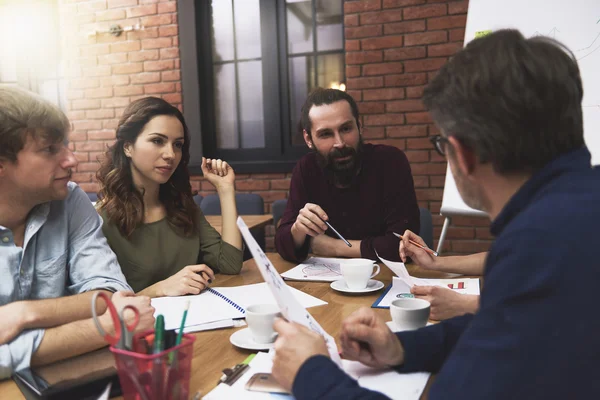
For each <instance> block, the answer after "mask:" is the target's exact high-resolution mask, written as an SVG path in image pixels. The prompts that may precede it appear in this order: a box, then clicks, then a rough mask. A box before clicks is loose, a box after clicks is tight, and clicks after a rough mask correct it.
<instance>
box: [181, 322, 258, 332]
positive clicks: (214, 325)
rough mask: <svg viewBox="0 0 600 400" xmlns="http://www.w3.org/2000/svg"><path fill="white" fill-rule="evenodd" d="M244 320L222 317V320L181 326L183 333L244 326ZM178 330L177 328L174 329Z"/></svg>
mask: <svg viewBox="0 0 600 400" xmlns="http://www.w3.org/2000/svg"><path fill="white" fill-rule="evenodd" d="M245 325H246V322H245V321H244V320H243V319H224V320H222V321H215V322H207V323H206V324H200V325H191V326H186V327H185V328H183V333H192V332H202V331H210V330H213V329H221V328H234V327H235V328H238V327H240V326H245ZM176 331H177V332H179V329H176Z"/></svg>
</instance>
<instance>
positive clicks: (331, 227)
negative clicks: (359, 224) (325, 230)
mask: <svg viewBox="0 0 600 400" xmlns="http://www.w3.org/2000/svg"><path fill="white" fill-rule="evenodd" d="M324 222H325V224H327V226H328V227H329V229H331V230H332V231H333V233H335V234H336V235H337V236H338V237H339V238H340V239H342V240H343V241H344V243H346V245H348V247H352V244H350V242H349V241H347V240H346V239H344V237H343V236H342V235H340V233H339V232H338V231H336V230H335V228H334V227H333V226H331V224H330V223H329V222H327V221H324Z"/></svg>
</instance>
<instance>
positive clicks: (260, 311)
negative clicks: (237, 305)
mask: <svg viewBox="0 0 600 400" xmlns="http://www.w3.org/2000/svg"><path fill="white" fill-rule="evenodd" d="M277 316H279V307H277V306H276V305H275V304H253V305H251V306H248V307H246V323H247V324H248V328H250V333H251V334H252V339H254V341H255V342H256V343H261V344H264V343H273V342H274V341H275V336H276V333H275V331H274V330H273V322H274V321H275V317H277Z"/></svg>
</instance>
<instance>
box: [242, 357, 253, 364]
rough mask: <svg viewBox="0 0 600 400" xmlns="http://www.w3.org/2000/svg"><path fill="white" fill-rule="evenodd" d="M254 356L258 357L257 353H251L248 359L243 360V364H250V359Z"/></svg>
mask: <svg viewBox="0 0 600 400" xmlns="http://www.w3.org/2000/svg"><path fill="white" fill-rule="evenodd" d="M254 357H256V354H250V355H249V356H248V357H246V359H245V360H244V361H242V364H246V365H248V364H250V361H252V359H254Z"/></svg>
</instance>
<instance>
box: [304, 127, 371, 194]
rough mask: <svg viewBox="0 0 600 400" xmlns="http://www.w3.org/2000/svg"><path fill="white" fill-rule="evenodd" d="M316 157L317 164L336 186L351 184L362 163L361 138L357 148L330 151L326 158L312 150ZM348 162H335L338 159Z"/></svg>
mask: <svg viewBox="0 0 600 400" xmlns="http://www.w3.org/2000/svg"><path fill="white" fill-rule="evenodd" d="M314 151H315V153H316V155H317V163H318V164H319V166H320V167H321V168H322V169H323V170H324V171H325V173H326V174H327V175H329V176H331V177H332V178H333V181H334V182H335V184H336V185H339V186H348V185H350V183H352V180H353V179H354V177H355V176H356V175H357V174H358V171H359V170H360V167H361V163H362V153H363V141H362V136H361V137H360V138H359V140H358V146H357V149H356V150H355V149H354V148H353V147H342V148H341V149H333V150H331V151H330V152H329V153H328V154H327V156H324V155H323V154H321V153H320V152H319V151H318V150H316V149H314ZM348 156H350V158H349V159H348V160H341V161H337V160H338V159H340V158H344V157H348Z"/></svg>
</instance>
